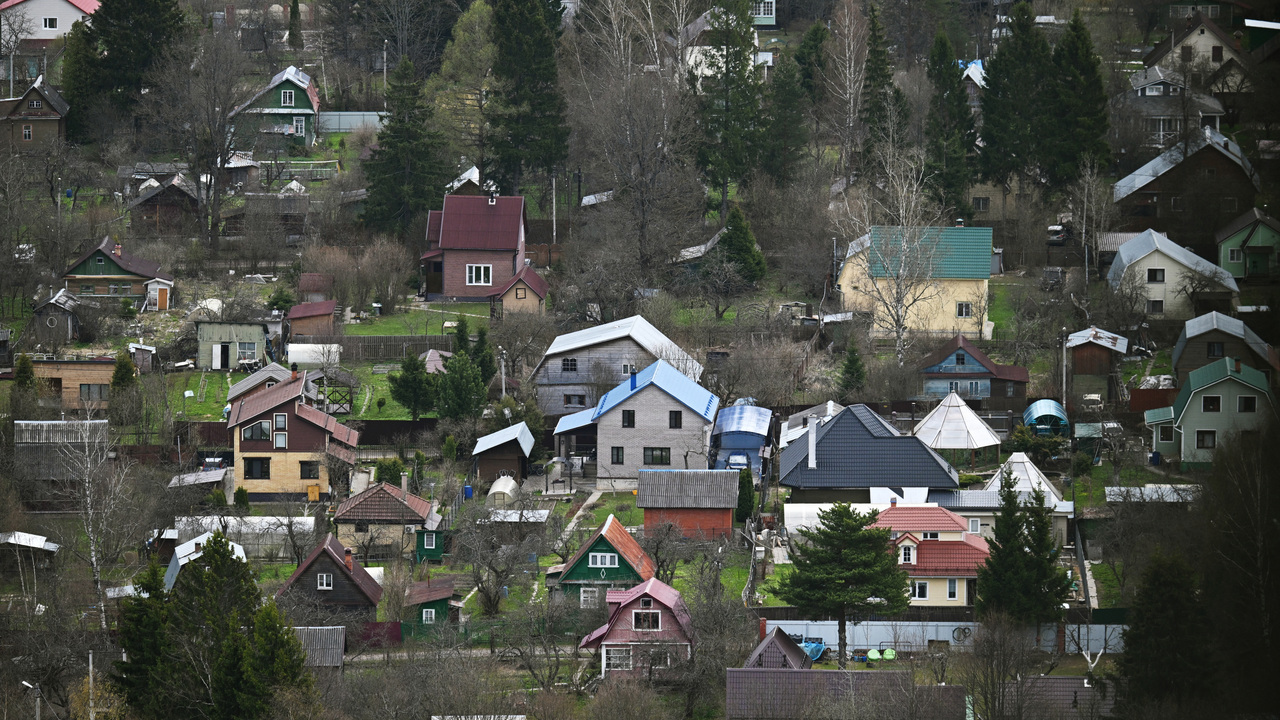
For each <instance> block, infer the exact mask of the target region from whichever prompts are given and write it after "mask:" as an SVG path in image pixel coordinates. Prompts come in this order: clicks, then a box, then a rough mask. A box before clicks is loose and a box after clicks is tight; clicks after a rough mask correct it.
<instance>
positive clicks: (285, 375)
mask: <svg viewBox="0 0 1280 720" xmlns="http://www.w3.org/2000/svg"><path fill="white" fill-rule="evenodd" d="M292 377H293V371H292V370H290V369H289V368H287V367H285V366H283V365H281V364H280V363H277V362H273V363H269V364H268V365H266V366H265V367H262V368H259V369H258V370H255V371H254V372H253V373H251V374H250V375H249V376H248V377H246V378H244V379H242V380H239V381H237V382H236V383H235V384H233V385H232V386H231V387H230V388H229V389H228V390H227V403H228V404H230V403H233V402H235V401H236V400H237V399H239V398H242V397H249V396H250V395H253V394H254V393H258V392H261V391H263V390H269V389H271V388H273V387H275V386H276V385H279V384H280V383H282V382H287V381H288V380H290V379H292ZM303 395H305V396H306V397H307V399H308V400H310V401H312V402H313V403H314V402H316V401H318V400H319V394H318V393H317V391H316V387H315V383H314V382H312V381H311V379H310V377H308V378H307V384H306V388H305V389H304V390H303Z"/></svg>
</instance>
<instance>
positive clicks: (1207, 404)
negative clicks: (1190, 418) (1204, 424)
mask: <svg viewBox="0 0 1280 720" xmlns="http://www.w3.org/2000/svg"><path fill="white" fill-rule="evenodd" d="M1200 410H1201V411H1203V412H1207V413H1216V412H1222V396H1221V395H1205V396H1204V397H1202V398H1200Z"/></svg>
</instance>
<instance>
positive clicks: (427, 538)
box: [422, 532, 436, 550]
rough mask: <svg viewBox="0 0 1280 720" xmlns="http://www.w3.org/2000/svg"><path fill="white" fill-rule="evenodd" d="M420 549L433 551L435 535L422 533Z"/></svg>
mask: <svg viewBox="0 0 1280 720" xmlns="http://www.w3.org/2000/svg"><path fill="white" fill-rule="evenodd" d="M422 549H423V550H435V549H436V534H435V533H433V532H424V533H422Z"/></svg>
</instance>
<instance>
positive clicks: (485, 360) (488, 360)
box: [467, 327, 498, 387]
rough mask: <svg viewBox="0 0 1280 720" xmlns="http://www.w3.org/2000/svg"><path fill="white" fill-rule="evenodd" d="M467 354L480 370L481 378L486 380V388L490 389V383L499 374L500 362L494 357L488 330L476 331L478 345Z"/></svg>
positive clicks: (484, 328)
mask: <svg viewBox="0 0 1280 720" xmlns="http://www.w3.org/2000/svg"><path fill="white" fill-rule="evenodd" d="M467 354H468V355H470V356H471V361H472V362H474V363H475V364H476V368H478V369H479V370H480V377H481V378H482V379H483V380H484V384H485V387H488V386H489V381H491V380H493V376H494V375H497V374H498V360H497V358H495V357H494V355H493V346H492V345H490V344H489V329H488V328H486V327H481V328H480V329H479V330H477V331H476V344H475V345H474V346H473V347H472V348H471V350H470V351H469V352H468V353H467Z"/></svg>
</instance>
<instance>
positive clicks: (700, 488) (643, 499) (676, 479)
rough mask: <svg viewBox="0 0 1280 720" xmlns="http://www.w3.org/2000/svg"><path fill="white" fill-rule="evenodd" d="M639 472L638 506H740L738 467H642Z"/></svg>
mask: <svg viewBox="0 0 1280 720" xmlns="http://www.w3.org/2000/svg"><path fill="white" fill-rule="evenodd" d="M639 475H640V479H639V482H638V485H637V491H636V507H639V508H732V507H737V506H738V471H737V470H641V471H640V473H639Z"/></svg>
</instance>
